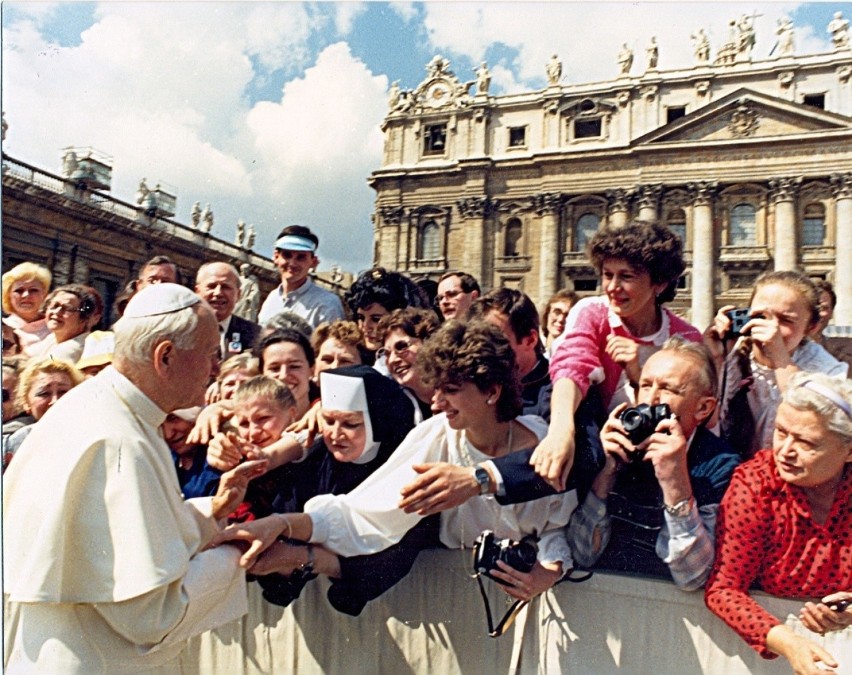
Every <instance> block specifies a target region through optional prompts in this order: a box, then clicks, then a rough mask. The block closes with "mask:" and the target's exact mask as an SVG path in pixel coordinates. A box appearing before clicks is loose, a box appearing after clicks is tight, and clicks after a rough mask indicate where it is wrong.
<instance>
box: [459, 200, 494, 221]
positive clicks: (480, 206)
mask: <svg viewBox="0 0 852 675" xmlns="http://www.w3.org/2000/svg"><path fill="white" fill-rule="evenodd" d="M456 206H457V207H458V210H459V213H460V214H461V217H462V218H485V217H486V216H487V215H488V214H489V213H490V212H491V200H490V199H489V198H488V197H466V198H465V199H459V200H458V201H457V202H456Z"/></svg>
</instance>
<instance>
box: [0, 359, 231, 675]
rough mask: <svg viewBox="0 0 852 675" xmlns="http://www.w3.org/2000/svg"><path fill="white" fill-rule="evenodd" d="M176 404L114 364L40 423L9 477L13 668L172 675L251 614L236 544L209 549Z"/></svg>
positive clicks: (207, 506)
mask: <svg viewBox="0 0 852 675" xmlns="http://www.w3.org/2000/svg"><path fill="white" fill-rule="evenodd" d="M165 417H166V413H165V412H163V411H162V410H160V408H159V407H157V405H156V404H155V403H154V402H153V401H152V400H151V399H149V398H148V397H147V396H145V394H143V393H142V392H141V391H140V390H139V389H138V388H137V387H136V386H135V385H134V384H133V383H132V382H130V380H128V379H127V378H125V377H124V376H123V375H121V374H120V373H119V372H118V371H116V370H115V369H114V368H112V367H109V368H107V369H106V370H104V371H103V372H101V374H100V375H98V376H97V377H95V378H93V379H91V380H87V381H86V382H84V383H83V384H81V385H80V386H78V387H76V388H75V389H73V390H72V391H70V392H69V393H68V394H66V395H65V396H64V397H63V398H62V399H61V400H60V401H58V402H57V403H56V405H55V406H53V408H51V409H50V410H49V411H48V413H47V414H46V415H45V416H44V417H43V418H42V419H41V420H40V421H39V422H38V424H37V426H36V428H35V429H34V430H33V432H32V433H31V434H30V436H29V438H27V440H26V442H25V443H24V444H23V445H22V446H21V449H20V451H19V452H18V453H17V454H16V455H15V459H14V461H13V462H12V463H11V465H10V467H9V469H8V470H7V471H6V473H5V475H4V477H3V488H4V489H3V520H4V522H3V548H4V556H3V575H4V614H5V617H4V619H5V629H4V630H5V654H4V664H5V668H6V672H7V673H16V672H33V671H35V670H38V671H39V672H46V673H86V674H87V675H89V674H91V673H110V674H112V673H125V672H127V673H139V672H150V671H162V672H175V670H176V667H177V666H176V663H175V661H176V660H177V659H178V657H179V654H180V651H181V650H182V649H183V648H184V647H185V646H186V642H187V640H188V639H189V638H190V637H192V636H194V635H197V634H199V633H202V632H204V631H206V630H209V629H211V628H213V627H215V626H218V625H220V624H223V623H226V622H228V621H231V620H233V619H236V618H239V617H240V616H242V615H243V614H244V613H245V612H246V611H247V602H246V589H245V575H244V572H243V571H242V570H241V569H240V567H239V565H238V559H239V552H238V551H237V549H236V548H234V547H231V546H225V547H221V548H216V549H211V550H209V551H203V550H202V549H203V548H204V547H205V545H206V544H207V543H208V542H209V541H210V539H211V538H212V536H213V535H214V534H215V533H216V532H217V531H218V524H217V522H216V521H215V520H214V519H213V518H212V516H211V513H212V503H211V498H204V499H198V500H190V501H186V502H185V501H184V500H183V497H182V495H181V492H180V487H179V485H178V481H177V475H176V472H175V467H174V464H173V463H172V459H171V455H170V453H169V449H168V447H167V446H166V443H165V441H164V440H163V438H162V436H161V435H160V431H159V427H160V424H162V422H163V420H164V419H165Z"/></svg>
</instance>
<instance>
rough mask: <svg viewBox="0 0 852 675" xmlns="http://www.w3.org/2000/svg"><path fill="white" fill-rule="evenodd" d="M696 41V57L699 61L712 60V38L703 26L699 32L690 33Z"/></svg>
mask: <svg viewBox="0 0 852 675" xmlns="http://www.w3.org/2000/svg"><path fill="white" fill-rule="evenodd" d="M690 37H691V38H692V41H693V42H694V43H695V47H694V54H695V59H696V60H697V61H698V62H699V63H707V62H708V61H709V60H710V39H709V38H708V37H707V33H705V32H704V29H703V28H699V29H698V32H697V33H694V34H693V35H690Z"/></svg>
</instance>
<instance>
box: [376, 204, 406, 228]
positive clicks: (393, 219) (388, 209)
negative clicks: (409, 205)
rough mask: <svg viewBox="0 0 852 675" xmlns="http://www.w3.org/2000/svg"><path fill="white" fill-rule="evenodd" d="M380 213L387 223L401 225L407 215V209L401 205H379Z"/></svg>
mask: <svg viewBox="0 0 852 675" xmlns="http://www.w3.org/2000/svg"><path fill="white" fill-rule="evenodd" d="M379 214H381V216H382V220H383V221H384V222H385V223H386V224H388V225H399V224H400V223H401V222H402V219H403V218H404V217H405V209H404V208H402V207H401V206H382V207H379Z"/></svg>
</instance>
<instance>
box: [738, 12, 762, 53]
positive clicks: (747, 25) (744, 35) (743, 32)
mask: <svg viewBox="0 0 852 675" xmlns="http://www.w3.org/2000/svg"><path fill="white" fill-rule="evenodd" d="M756 16H758V15H757V14H753V15H751V16H749V15H748V14H743V15H742V16H741V17H740V19H739V21H737V24H736V25H737V54H741V55H744V56H746V57H747V58H749V59H750V58H751V50H752V49H754V19H755V17H756Z"/></svg>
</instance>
